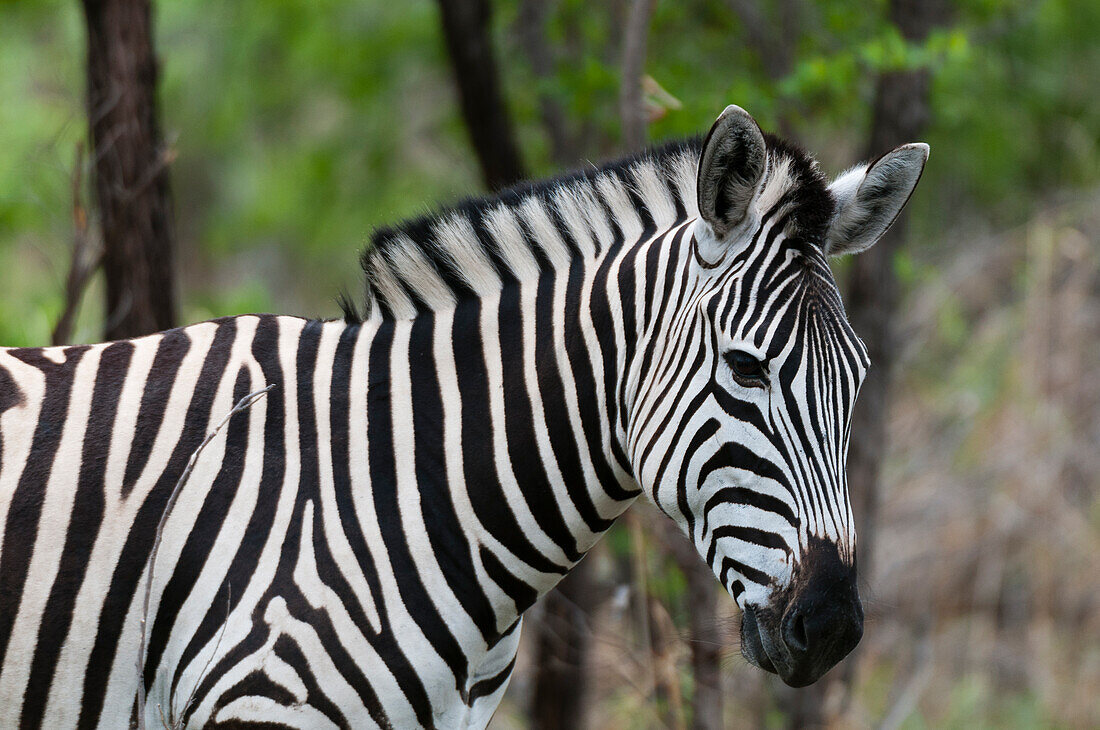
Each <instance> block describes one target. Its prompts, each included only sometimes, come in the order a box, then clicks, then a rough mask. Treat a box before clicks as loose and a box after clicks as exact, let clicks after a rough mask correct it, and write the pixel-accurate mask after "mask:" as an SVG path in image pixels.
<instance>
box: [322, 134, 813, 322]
mask: <svg viewBox="0 0 1100 730" xmlns="http://www.w3.org/2000/svg"><path fill="white" fill-rule="evenodd" d="M765 140H766V142H767V145H768V149H769V152H770V157H771V161H770V172H769V175H768V183H767V184H766V185H765V186H764V189H763V190H762V192H761V193H760V198H761V199H762V201H763V200H764V199H767V200H769V201H771V203H770V204H769V205H771V204H777V203H778V204H780V205H783V206H784V207H785V208H786V209H787V210H789V211H790V217H789V219H788V220H789V224H790V225H792V226H793V227H794V229H797V230H798V231H799V232H800V234H801V235H802V237H803V238H804V239H805V240H806V241H807V242H811V245H812V243H816V242H818V241H819V239H820V238H821V235H822V233H823V231H824V229H825V226H826V225H827V224H828V221H829V219H830V217H831V215H832V210H833V201H832V196H831V195H830V194H829V192H828V190H827V189H826V183H825V178H824V176H823V175H822V174H821V172H820V170H818V168H817V165H816V163H815V162H814V161H813V160H812V159H811V158H810V157H809V156H808V155H807V154H806V153H805V152H803V151H802V150H801V149H799V148H797V147H796V146H794V145H791V144H789V143H787V142H784V141H783V140H781V139H779V138H777V137H774V136H772V135H770V134H765ZM701 146H702V143H701V140H700V139H698V138H695V139H688V140H681V141H676V142H672V143H669V144H666V145H664V146H661V147H655V148H652V149H649V150H646V151H645V152H642V153H641V154H638V155H635V156H633V157H628V158H625V159H621V160H616V161H614V162H609V163H607V164H604V165H602V166H600V167H596V166H592V167H589V168H586V169H583V170H579V171H576V172H572V173H569V174H566V175H562V176H560V177H555V178H551V179H549V180H545V181H540V182H532V183H526V184H523V185H520V186H517V187H514V188H511V189H509V190H506V191H504V192H502V193H500V194H498V195H491V196H485V197H480V198H470V199H467V200H464V201H462V202H460V203H458V204H456V205H453V206H451V207H448V208H443V209H440V210H438V211H436V212H433V213H430V214H428V215H424V216H421V217H419V218H415V219H412V220H410V221H406V222H404V223H401V224H398V225H396V226H391V227H384V228H380V229H378V230H377V231H375V233H374V235H373V236H372V237H371V242H370V245H369V246H368V247H367V248H366V250H364V251H363V254H362V256H361V257H360V261H361V264H362V267H363V272H364V273H365V274H366V311H365V312H364V313H363V314H360V313H359V311H358V309H357V307H356V306H355V305H354V304H352V303H350V302H348V301H347V300H346V299H345V300H343V301H342V302H341V306H342V307H343V310H344V318H345V320H347V321H348V322H352V323H353V322H360V321H362V320H363V318H364V317H371V316H381V317H383V318H393V319H411V318H413V317H415V316H416V315H417V313H418V312H424V311H441V310H445V309H447V308H450V307H453V306H454V305H455V303H456V302H457V301H458V300H459V299H461V298H463V297H468V296H474V297H480V296H486V295H490V294H492V293H493V292H496V291H499V290H500V288H501V286H503V285H504V283H505V282H507V281H527V280H531V279H535V278H537V277H538V276H539V274H540V273H541V272H543V271H546V270H553V269H567V268H568V267H569V266H570V264H571V262H572V261H573V260H575V259H576V258H578V257H580V258H591V257H594V256H596V255H597V254H599V253H600V252H602V251H604V250H605V249H606V248H607V247H608V246H611V245H613V244H614V243H615V242H616V241H623V240H627V239H629V238H630V237H631V236H641V235H642V234H644V233H646V232H649V233H653V232H656V231H658V230H666V229H668V228H671V227H672V226H674V225H676V224H677V223H679V222H682V221H684V220H687V219H688V218H690V217H692V216H695V215H698V203H697V201H696V198H695V195H696V193H695V191H696V174H697V170H698V163H699V154H700V151H701Z"/></svg>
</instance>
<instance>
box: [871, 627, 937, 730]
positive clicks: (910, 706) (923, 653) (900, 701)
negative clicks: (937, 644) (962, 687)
mask: <svg viewBox="0 0 1100 730" xmlns="http://www.w3.org/2000/svg"><path fill="white" fill-rule="evenodd" d="M913 663H914V667H913V671H912V673H911V674H910V675H909V679H908V681H906V683H905V685H904V686H903V687H902V690H901V693H900V694H899V695H898V698H897V700H896V701H895V702H894V704H893V705H892V706H891V707H890V710H889V711H888V712H887V713H886V716H885V717H884V718H883V719H882V723H881V724H880V725H879V726H878V730H897V728H899V727H901V724H902V723H903V722H905V719H906V718H907V717H909V716H910V715H912V714H913V710H914V709H916V707H917V702H918V701H919V700H920V697H921V695H922V694H924V690H925V688H927V687H928V682H929V681H931V679H932V640H931V638H929V636H928V627H927V626H924V627H922V628H921V636H920V638H919V640H918V641H917V648H916V656H915V657H914V662H913Z"/></svg>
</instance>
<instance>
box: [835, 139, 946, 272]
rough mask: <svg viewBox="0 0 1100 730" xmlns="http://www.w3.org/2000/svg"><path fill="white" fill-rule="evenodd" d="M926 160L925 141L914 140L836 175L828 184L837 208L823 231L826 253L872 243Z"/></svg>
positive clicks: (838, 253)
mask: <svg viewBox="0 0 1100 730" xmlns="http://www.w3.org/2000/svg"><path fill="white" fill-rule="evenodd" d="M927 161H928V145H926V144H924V143H923V142H914V143H912V144H907V145H902V146H901V147H898V148H896V149H894V150H891V151H890V152H887V153H886V154H885V155H883V156H882V157H880V158H878V159H877V160H875V161H874V162H872V163H871V164H870V165H859V166H857V167H853V168H852V169H850V170H848V171H847V172H845V173H843V174H841V175H840V176H839V177H837V179H836V180H834V181H833V183H832V185H830V186H829V192H830V193H832V194H833V199H834V200H835V201H836V211H835V213H834V214H833V220H832V222H831V223H829V230H828V231H827V232H826V233H825V253H826V254H827V255H829V256H841V255H843V254H847V253H859V252H860V251H865V250H866V249H868V248H870V247H871V246H873V245H875V243H876V242H877V241H878V240H879V239H880V238H882V236H883V234H885V233H886V231H887V230H888V229H889V228H890V226H891V225H892V224H893V223H894V221H895V220H897V217H898V215H900V214H901V209H902V208H904V207H905V204H906V203H908V202H909V198H910V196H912V195H913V189H914V188H916V187H917V182H918V181H919V180H920V176H921V172H923V171H924V163H925V162H927Z"/></svg>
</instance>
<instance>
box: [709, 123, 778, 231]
mask: <svg viewBox="0 0 1100 730" xmlns="http://www.w3.org/2000/svg"><path fill="white" fill-rule="evenodd" d="M767 161H768V148H767V145H766V144H765V142H764V133H763V132H761V131H760V126H759V125H758V124H757V123H756V120H755V119H753V118H752V117H751V116H749V113H748V112H747V111H745V110H744V109H742V108H741V107H739V106H736V105H733V104H731V105H730V106H728V107H726V109H725V111H723V112H722V114H721V115H719V117H718V120H717V121H716V122H715V123H714V126H712V127H711V128H710V132H709V133H708V134H707V138H706V139H705V140H704V141H703V152H702V154H701V155H700V156H699V181H698V188H697V190H698V192H697V195H698V199H699V215H700V216H701V217H702V219H703V220H704V221H706V223H707V225H709V226H710V230H711V232H712V233H713V234H714V238H715V239H718V241H721V240H722V239H724V238H725V237H726V236H727V235H728V234H729V233H730V231H732V230H733V229H735V228H736V227H737V226H738V225H739V224H740V223H741V222H742V221H744V220H745V218H746V217H747V216H748V215H749V207H750V206H751V204H752V200H753V198H754V197H755V196H756V193H757V189H758V188H759V187H760V181H761V179H762V178H763V177H764V170H765V168H766V167H767Z"/></svg>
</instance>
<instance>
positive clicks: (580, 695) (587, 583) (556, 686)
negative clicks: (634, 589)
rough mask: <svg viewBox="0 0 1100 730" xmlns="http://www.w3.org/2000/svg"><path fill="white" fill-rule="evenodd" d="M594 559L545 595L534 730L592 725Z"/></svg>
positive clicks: (566, 729) (539, 626)
mask: <svg viewBox="0 0 1100 730" xmlns="http://www.w3.org/2000/svg"><path fill="white" fill-rule="evenodd" d="M594 595H595V586H594V585H593V580H592V562H591V560H590V559H589V560H582V561H581V562H580V563H578V564H577V566H576V567H575V568H573V570H572V571H570V573H569V574H568V575H566V576H565V578H563V579H562V581H561V582H560V583H558V586H557V588H555V589H554V590H553V591H551V592H550V593H548V594H547V595H546V598H544V599H543V612H542V615H541V617H540V620H539V622H538V624H537V626H536V629H535V630H536V631H537V632H538V654H537V660H536V665H535V666H536V667H537V669H536V672H535V691H534V696H533V697H532V699H531V708H530V715H531V728H532V730H578V728H583V727H585V726H586V721H585V710H586V708H587V699H588V694H587V691H586V690H587V685H588V674H589V671H588V659H589V650H588V648H589V645H590V644H591V635H592V629H591V626H590V625H589V620H588V616H589V614H590V613H591V612H592V609H593V608H594V607H595V600H594Z"/></svg>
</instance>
